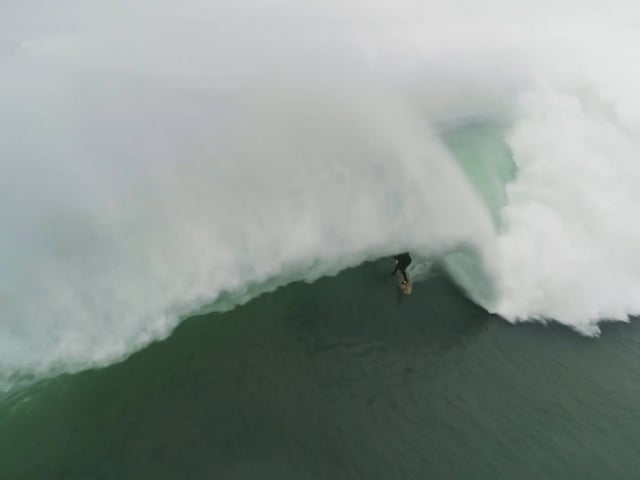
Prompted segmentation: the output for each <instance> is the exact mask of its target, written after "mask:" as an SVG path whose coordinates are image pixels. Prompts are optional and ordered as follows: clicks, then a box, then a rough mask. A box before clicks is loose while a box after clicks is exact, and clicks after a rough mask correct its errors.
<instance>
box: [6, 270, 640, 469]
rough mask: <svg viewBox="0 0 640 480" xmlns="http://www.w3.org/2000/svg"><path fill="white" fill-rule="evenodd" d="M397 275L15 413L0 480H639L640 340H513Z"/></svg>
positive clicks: (212, 324) (226, 328) (282, 293)
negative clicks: (400, 290) (405, 285)
mask: <svg viewBox="0 0 640 480" xmlns="http://www.w3.org/2000/svg"><path fill="white" fill-rule="evenodd" d="M390 268H391V264H390V262H388V261H387V262H384V261H380V262H377V263H370V264H366V265H364V266H362V267H359V268H357V269H353V270H349V271H347V272H344V273H342V274H340V275H339V276H337V277H334V278H325V279H322V280H321V281H318V282H317V283H315V284H313V285H306V284H295V285H291V286H289V287H286V288H284V289H281V290H279V291H277V292H275V293H273V294H269V295H265V296H262V297H260V298H258V299H256V300H254V301H252V302H251V303H249V304H248V305H245V306H243V307H241V308H238V309H236V310H234V311H232V312H230V313H226V314H213V315H208V316H203V317H198V318H192V319H190V320H188V321H186V322H184V323H183V324H182V325H181V326H180V327H179V328H178V329H177V330H176V331H175V333H174V334H173V335H172V336H171V337H170V338H169V339H168V340H167V341H164V342H160V343H157V344H154V345H152V346H150V347H149V348H147V349H145V350H144V351H142V352H139V353H137V354H136V355H134V356H132V357H131V358H129V359H128V360H127V361H125V362H123V363H120V364H118V365H114V366H111V367H109V368H105V369H102V370H95V371H88V372H84V373H81V374H77V375H68V376H63V377H59V378H56V379H53V380H50V381H48V382H44V383H40V384H38V385H35V386H33V387H31V388H29V389H27V390H26V391H23V392H19V393H17V394H13V395H12V396H11V397H8V398H7V397H5V398H4V399H2V400H1V401H0V402H1V403H0V415H1V417H0V419H1V420H0V479H47V480H53V479H147V478H149V479H351V478H354V479H355V478H362V479H465V480H466V479H491V480H495V479H509V480H512V479H548V478H554V479H555V478H557V479H633V478H639V477H640V470H639V467H640V455H639V453H640V327H639V326H638V324H637V323H636V324H633V323H632V324H630V325H628V324H627V325H610V326H608V327H605V329H604V331H603V335H602V337H601V338H599V339H588V338H584V337H580V336H579V335H577V334H575V333H573V332H571V331H569V330H566V329H564V328H561V327H556V326H550V327H544V326H540V325H521V326H511V325H509V324H507V323H506V322H504V321H502V320H500V319H498V318H495V317H492V316H491V315H488V314H487V313H486V312H484V311H482V310H481V309H479V308H478V307H476V306H475V305H473V304H472V303H470V302H468V301H467V300H465V299H464V298H463V297H462V296H461V295H460V294H459V292H458V291H457V290H456V289H455V288H454V287H453V286H452V285H451V284H450V283H449V282H448V281H447V280H446V279H445V278H443V277H442V276H439V275H434V276H432V277H431V278H430V279H429V280H426V281H424V282H422V283H419V284H417V285H416V288H415V290H414V294H413V295H412V296H411V297H408V298H399V297H398V296H397V295H396V288H395V284H394V279H393V278H392V277H390V276H389V275H388V271H389V269H390Z"/></svg>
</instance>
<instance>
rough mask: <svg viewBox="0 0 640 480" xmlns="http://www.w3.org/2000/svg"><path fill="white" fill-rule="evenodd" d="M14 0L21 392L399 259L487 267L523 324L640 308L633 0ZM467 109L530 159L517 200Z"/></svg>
mask: <svg viewBox="0 0 640 480" xmlns="http://www.w3.org/2000/svg"><path fill="white" fill-rule="evenodd" d="M0 8H2V9H3V10H4V11H3V12H2V15H0V27H2V28H0V32H2V33H0V65H1V66H2V71H3V72H4V75H3V77H2V78H0V98H1V100H2V104H3V105H5V108H3V109H2V110H0V127H1V129H2V132H3V135H2V141H1V142H0V187H1V188H0V203H1V204H2V205H3V209H2V212H3V213H2V215H0V231H2V236H1V237H0V238H1V239H0V256H1V257H0V258H1V260H2V262H1V264H2V269H1V270H0V372H2V373H0V379H3V380H4V382H5V384H6V383H7V382H9V381H11V379H12V378H16V377H20V376H22V375H42V374H52V373H55V372H59V371H75V370H78V369H82V368H87V367H90V366H96V365H104V364H108V363H110V362H113V361H116V360H118V359H121V358H123V357H124V356H126V355H127V354H129V353H131V352H132V351H135V350H136V349H138V348H140V347H142V346H144V345H146V344H148V343H149V342H151V341H153V340H154V339H159V338H163V337H164V336H166V335H167V334H168V333H169V332H170V331H171V330H172V328H173V327H175V325H176V324H177V322H178V321H179V320H180V319H181V318H183V317H184V316H186V315H188V314H189V313H190V312H193V311H195V310H197V309H199V308H202V307H204V306H207V305H209V306H211V305H213V307H212V308H222V306H220V305H218V307H216V300H220V298H221V297H220V296H221V295H226V296H227V297H228V298H231V300H230V304H233V303H237V302H242V301H245V300H247V299H248V298H250V297H251V296H252V295H255V294H257V293H259V292H260V291H263V290H266V289H272V288H275V287H277V286H279V285H283V284H285V283H287V282H290V281H294V280H309V281H310V280H313V279H316V278H318V277H320V276H322V275H329V274H334V273H336V272H338V271H339V270H341V269H344V268H346V267H349V266H354V265H357V264H359V263H361V262H363V261H365V260H367V259H374V258H378V257H380V256H385V255H390V254H394V253H396V252H398V251H401V250H410V251H412V252H413V253H414V255H415V256H416V258H417V259H428V258H433V257H434V256H436V257H437V256H440V255H445V254H448V253H449V254H450V253H451V252H459V251H460V250H461V249H464V250H469V251H472V252H475V253H474V255H472V256H468V255H467V256H464V255H463V256H462V257H460V254H459V253H457V254H455V255H454V256H453V257H452V256H449V257H448V258H449V260H447V262H446V263H447V265H448V267H449V269H450V272H451V274H452V276H453V277H454V278H455V279H456V280H457V281H458V282H459V283H460V285H461V286H462V287H463V288H464V289H465V290H466V291H467V293H468V294H469V295H470V296H471V297H472V298H474V299H475V300H476V301H478V302H479V303H480V304H481V305H483V306H484V307H485V308H487V309H489V310H491V311H495V312H497V313H499V314H501V315H503V316H504V317H505V318H507V319H508V320H526V319H554V320H556V321H560V322H563V323H566V324H568V325H570V326H572V327H573V328H576V329H578V330H580V331H582V332H584V333H587V334H597V333H598V327H597V322H598V321H599V320H602V319H626V318H627V315H629V314H633V313H637V312H638V311H639V310H640V255H639V254H638V253H637V252H638V247H637V245H638V240H640V238H638V237H639V236H640V223H638V222H636V221H635V219H634V217H633V211H634V209H635V206H636V205H637V204H638V200H640V198H638V195H639V194H638V193H637V189H636V188H635V187H636V185H637V184H638V183H637V179H638V175H640V167H638V166H637V163H638V162H637V159H636V152H637V151H638V149H637V143H638V139H640V136H639V132H638V130H637V126H638V115H639V114H640V104H639V103H638V100H636V98H635V91H634V89H635V85H636V84H637V80H639V79H638V78H637V77H638V76H640V75H639V72H640V71H639V70H638V68H637V67H634V65H633V59H634V57H633V47H634V45H637V44H638V40H640V38H639V36H638V33H637V26H636V25H637V24H634V21H635V20H636V19H637V18H638V13H639V12H638V8H637V7H636V6H635V5H634V4H632V3H631V2H620V3H611V2H607V4H606V5H604V4H603V3H600V2H591V3H585V2H561V4H553V5H551V4H549V5H547V6H543V5H541V4H539V3H534V2H532V3H531V5H524V6H519V7H518V8H516V7H515V6H513V5H511V4H510V3H508V2H501V1H493V2H489V3H485V4H483V5H482V7H480V6H477V5H476V4H475V3H473V2H457V3H456V4H455V5H452V6H449V7H443V6H442V5H439V4H437V3H432V4H431V3H430V2H427V4H424V2H404V3H402V2H401V3H398V2H393V3H392V2H383V1H379V2H373V3H370V4H367V5H364V4H361V3H359V2H340V3H338V2H322V3H320V2H318V3H317V4H315V3H306V4H305V5H298V4H296V3H294V2H289V1H285V0H280V1H266V0H265V1H258V2H255V1H253V2H242V1H241V2H237V1H236V2H233V3H232V2H229V3H228V4H224V3H221V2H204V1H185V2H168V1H159V2H150V1H142V2H137V3H136V4H135V5H131V4H130V3H127V2H122V1H115V2H113V1H112V2H92V4H91V5H87V4H86V3H85V2H80V1H77V0H66V1H64V2H51V1H45V0H28V1H25V2H22V3H20V4H19V5H18V6H12V7H7V6H4V7H0ZM468 117H476V118H477V117H480V118H487V119H492V120H491V121H493V120H495V121H499V122H501V123H504V124H506V125H508V127H507V128H506V129H505V135H504V137H502V138H499V139H497V140H496V141H497V142H502V143H503V144H504V145H505V146H506V147H508V150H509V151H510V152H511V155H512V156H511V157H510V158H507V159H506V160H505V159H504V158H494V157H492V156H491V155H487V156H481V155H478V157H477V158H474V159H473V161H475V162H478V163H480V164H481V165H482V166H483V168H484V169H486V170H488V171H492V170H495V169H498V168H499V166H500V163H501V162H505V161H508V162H513V163H514V164H515V167H516V169H517V174H516V176H515V178H514V179H513V181H512V182H510V183H509V184H508V185H501V186H500V189H501V190H502V191H503V192H504V199H505V203H504V205H500V206H496V205H492V204H491V202H487V201H486V198H488V197H487V195H488V194H489V193H491V192H487V188H489V187H487V184H483V183H482V182H480V181H479V178H477V177H475V176H474V175H472V174H469V171H468V170H465V169H464V168H463V167H464V165H461V163H460V162H461V160H460V158H457V157H456V156H455V152H452V151H451V149H450V148H449V147H448V145H447V144H446V142H445V141H444V137H443V135H444V133H443V130H442V128H439V127H437V125H442V124H443V122H444V123H446V122H453V123H455V122H456V121H458V122H462V124H463V123H464V120H460V119H464V118H468ZM495 188H496V187H495V185H493V186H491V187H490V189H491V190H494V189H495ZM495 218H497V219H498V221H497V222H495V221H494V219H495ZM445 258H447V257H445ZM228 306H229V304H228V302H227V303H225V308H226V307H228Z"/></svg>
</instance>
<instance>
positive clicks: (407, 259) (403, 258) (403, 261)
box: [393, 253, 411, 282]
mask: <svg viewBox="0 0 640 480" xmlns="http://www.w3.org/2000/svg"><path fill="white" fill-rule="evenodd" d="M393 258H395V259H396V261H397V262H398V263H396V268H395V269H394V270H393V275H395V273H396V272H397V271H398V270H400V272H401V273H402V276H403V277H404V281H405V282H408V281H409V277H407V271H406V269H407V267H408V266H409V265H411V255H409V254H408V253H401V254H399V255H396V256H394V257H393Z"/></svg>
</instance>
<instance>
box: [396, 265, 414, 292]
mask: <svg viewBox="0 0 640 480" xmlns="http://www.w3.org/2000/svg"><path fill="white" fill-rule="evenodd" d="M396 277H397V278H398V287H400V291H401V292H402V293H404V294H405V295H411V292H412V291H413V282H412V281H411V277H410V276H409V272H407V279H408V280H409V281H408V282H405V281H404V276H403V275H402V273H401V272H400V270H398V272H396Z"/></svg>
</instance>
